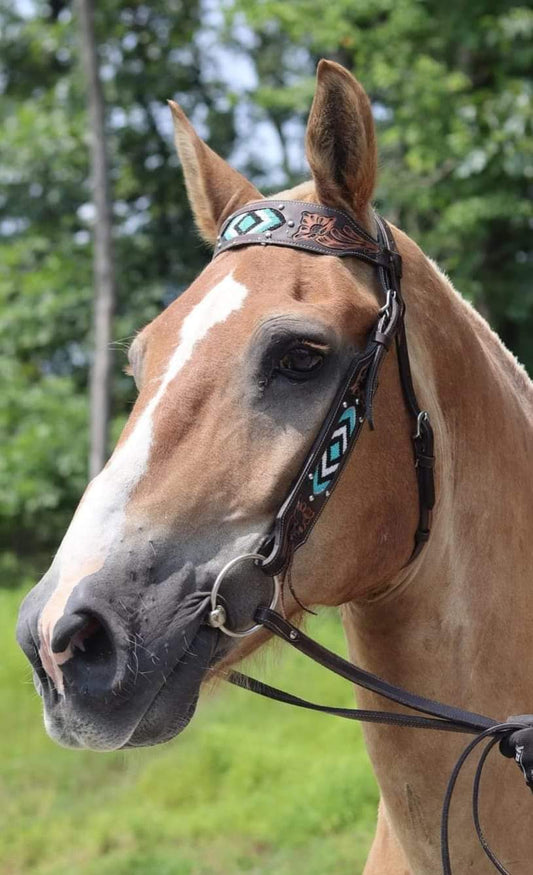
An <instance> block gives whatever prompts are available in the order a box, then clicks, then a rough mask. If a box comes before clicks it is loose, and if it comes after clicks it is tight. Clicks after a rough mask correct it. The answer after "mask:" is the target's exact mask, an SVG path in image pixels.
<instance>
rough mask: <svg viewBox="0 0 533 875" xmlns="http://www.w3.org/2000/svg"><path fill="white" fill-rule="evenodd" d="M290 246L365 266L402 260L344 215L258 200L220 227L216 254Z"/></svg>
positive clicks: (292, 203) (293, 203)
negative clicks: (244, 248)
mask: <svg viewBox="0 0 533 875" xmlns="http://www.w3.org/2000/svg"><path fill="white" fill-rule="evenodd" d="M251 243H256V244H257V243H259V244H260V245H262V246H267V245H269V244H270V245H275V246H289V247H290V248H291V249H307V250H309V251H310V252H315V253H318V254H320V255H338V256H346V255H353V256H355V258H361V259H363V261H368V262H370V264H376V265H378V266H381V267H384V268H388V267H391V266H392V267H393V268H394V269H395V270H396V273H397V274H400V266H401V259H400V257H399V255H398V253H397V252H393V251H391V250H390V249H388V248H387V247H384V246H383V245H381V244H380V242H379V241H378V240H376V239H375V238H374V237H372V236H371V235H370V234H369V233H368V232H367V231H365V229H364V228H362V227H361V226H360V225H359V224H358V223H357V222H356V221H355V220H354V219H352V218H351V216H349V215H348V213H344V212H343V211H342V210H336V209H332V208H331V207H324V206H322V205H321V204H310V203H305V202H304V201H274V200H272V201H267V200H264V201H257V202H256V203H252V204H247V205H246V206H244V207H242V208H241V209H240V210H237V211H236V212H235V213H233V214H232V215H231V216H229V218H228V219H226V221H225V222H224V224H223V225H222V228H221V230H220V234H219V236H218V237H217V243H216V247H215V256H217V255H219V253H221V252H224V251H225V250H226V249H230V248H233V247H235V246H247V245H249V244H251Z"/></svg>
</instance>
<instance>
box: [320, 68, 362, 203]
mask: <svg viewBox="0 0 533 875" xmlns="http://www.w3.org/2000/svg"><path fill="white" fill-rule="evenodd" d="M306 152H307V160H308V161H309V166H310V167H311V170H312V173H313V178H314V182H315V188H316V191H317V195H318V197H319V200H320V202H321V203H323V204H324V205H325V206H331V207H340V208H342V209H345V210H349V211H351V212H355V213H358V214H361V213H364V212H365V210H366V208H367V207H368V205H369V203H370V200H371V198H372V193H373V191H374V185H375V182H376V165H377V152H376V138H375V132H374V120H373V118H372V109H371V107H370V101H369V99H368V97H367V95H366V93H365V91H364V89H363V88H362V86H361V85H360V84H359V82H357V80H356V79H354V77H353V76H352V75H351V73H349V72H348V70H346V69H345V68H344V67H341V66H340V64H335V63H334V62H333V61H320V63H319V65H318V69H317V85H316V92H315V97H314V100H313V105H312V107H311V112H310V115H309V122H308V124H307V134H306Z"/></svg>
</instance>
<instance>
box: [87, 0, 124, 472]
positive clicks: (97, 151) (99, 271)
mask: <svg viewBox="0 0 533 875" xmlns="http://www.w3.org/2000/svg"><path fill="white" fill-rule="evenodd" d="M78 10H79V22H80V36H81V50H82V57H83V66H84V70H85V78H86V82H87V101H88V109H89V126H90V150H91V185H92V195H93V203H94V207H95V217H94V323H93V324H94V352H93V364H92V368H91V378H90V395H91V402H90V450H89V476H90V477H91V478H92V477H95V476H96V474H98V472H99V471H101V469H102V468H103V466H104V464H105V462H106V459H107V452H108V440H109V419H110V407H111V379H112V364H113V362H112V350H111V337H112V323H113V312H114V308H115V267H114V256H113V229H112V201H111V192H110V186H109V172H108V159H107V151H106V141H105V109H104V96H103V91H102V83H101V80H100V73H99V68H98V53H97V47H96V40H95V35H94V0H78Z"/></svg>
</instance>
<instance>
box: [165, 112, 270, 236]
mask: <svg viewBox="0 0 533 875" xmlns="http://www.w3.org/2000/svg"><path fill="white" fill-rule="evenodd" d="M168 105H169V106H170V109H171V111H172V118H173V120H174V139H175V142H176V149H177V151H178V155H179V157H180V159H181V164H182V167H183V175H184V177H185V185H186V186H187V194H188V196H189V202H190V204H191V208H192V211H193V213H194V218H195V220H196V224H197V226H198V229H199V231H200V233H201V235H202V237H203V238H204V239H205V240H207V242H208V243H213V244H214V243H215V241H216V237H217V231H218V229H219V227H220V225H221V223H222V222H223V221H224V219H225V218H226V217H227V216H229V215H230V214H231V213H233V212H234V210H236V209H238V208H239V207H241V206H243V205H244V204H246V203H247V202H248V201H257V200H261V199H262V195H261V193H260V192H259V191H258V190H257V189H256V187H255V186H254V185H252V183H251V182H248V180H247V179H245V177H244V176H242V174H240V173H239V172H238V171H237V170H234V169H233V168H232V167H230V166H229V164H228V163H227V162H226V161H224V159H223V158H221V157H220V156H219V155H217V154H216V152H213V150H212V149H210V148H209V146H208V145H207V144H206V143H204V141H203V140H202V139H200V137H199V136H198V134H197V133H196V131H195V130H194V128H193V126H192V125H191V123H190V121H189V119H188V118H187V116H186V115H185V113H184V112H183V110H182V109H181V107H179V106H178V104H177V103H174V101H173V100H169V101H168Z"/></svg>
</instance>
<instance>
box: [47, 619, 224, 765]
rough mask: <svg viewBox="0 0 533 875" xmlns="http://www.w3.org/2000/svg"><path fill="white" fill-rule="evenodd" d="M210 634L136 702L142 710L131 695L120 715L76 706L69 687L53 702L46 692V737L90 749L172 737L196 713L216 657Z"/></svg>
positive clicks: (200, 638) (196, 641)
mask: <svg viewBox="0 0 533 875" xmlns="http://www.w3.org/2000/svg"><path fill="white" fill-rule="evenodd" d="M204 632H207V634H204ZM212 632H213V630H207V629H205V630H202V631H201V632H200V633H199V634H198V635H197V636H196V638H195V639H194V641H193V642H192V644H191V646H190V647H189V649H188V651H187V653H186V654H185V655H184V656H183V658H182V659H181V660H180V661H179V662H178V663H177V664H176V666H175V667H174V669H173V670H172V671H171V673H170V674H169V676H168V677H167V678H166V679H165V681H164V683H163V684H162V685H161V686H159V687H158V688H157V689H156V690H154V691H153V694H152V696H151V697H150V699H149V702H148V704H147V705H146V703H145V702H144V703H140V705H139V711H140V713H138V712H137V713H136V711H135V708H134V707H133V708H132V705H133V706H134V705H135V695H133V696H132V699H131V700H130V702H129V703H128V705H127V706H125V712H123V713H121V709H120V708H118V709H116V708H115V709H106V708H105V707H101V708H98V707H97V706H96V705H95V706H94V707H93V708H90V707H84V708H83V709H80V708H78V707H77V703H76V702H75V701H72V699H71V698H70V697H69V694H68V691H67V695H66V696H64V697H63V696H61V697H57V695H56V696H54V700H53V701H47V699H48V697H47V696H46V693H45V695H44V700H45V712H44V723H45V727H46V731H47V733H48V735H49V736H50V738H52V740H53V741H55V742H56V743H57V744H59V745H61V746H62V747H66V748H74V749H83V748H85V749H89V750H94V751H113V750H121V749H125V748H131V747H149V746H152V745H155V744H162V743H164V742H166V741H170V740H171V739H172V738H174V737H175V736H176V735H179V733H180V732H182V731H183V730H184V729H185V727H186V726H187V725H188V723H189V721H190V720H191V718H192V716H193V715H194V712H195V710H196V705H197V703H198V696H199V693H200V686H201V683H202V680H203V679H204V677H205V675H206V673H207V671H208V670H209V668H210V667H211V665H212V664H213V663H214V661H215V660H216V654H215V651H216V649H217V648H216V646H215V645H214V641H215V639H214V636H213V635H212ZM210 633H211V634H210ZM84 704H86V703H84Z"/></svg>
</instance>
